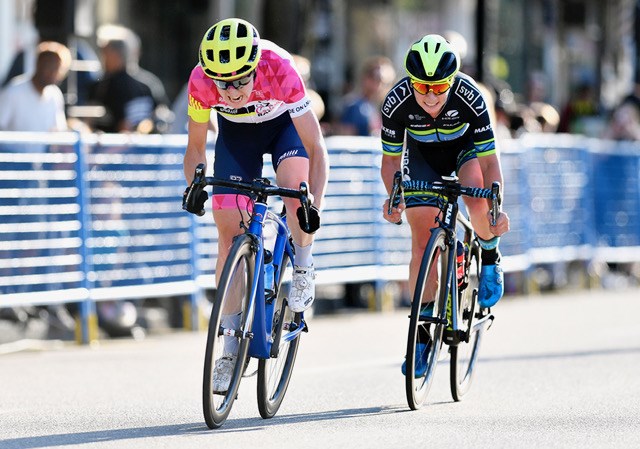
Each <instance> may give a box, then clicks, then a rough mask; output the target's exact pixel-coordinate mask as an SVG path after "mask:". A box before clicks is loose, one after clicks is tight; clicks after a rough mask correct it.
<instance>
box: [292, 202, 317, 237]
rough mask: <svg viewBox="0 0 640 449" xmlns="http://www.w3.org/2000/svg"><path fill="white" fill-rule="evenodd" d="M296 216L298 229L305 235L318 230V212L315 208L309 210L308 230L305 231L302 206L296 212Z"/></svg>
mask: <svg viewBox="0 0 640 449" xmlns="http://www.w3.org/2000/svg"><path fill="white" fill-rule="evenodd" d="M296 215H297V216H298V223H299V224H300V229H302V230H303V231H304V232H306V233H307V234H313V233H315V232H316V231H317V230H318V229H320V211H319V210H318V208H317V207H316V206H313V205H312V206H311V207H310V208H309V223H308V224H309V228H308V229H307V230H305V226H304V224H305V220H304V210H303V209H302V206H300V207H299V208H298V210H297V211H296Z"/></svg>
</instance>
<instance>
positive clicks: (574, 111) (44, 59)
mask: <svg viewBox="0 0 640 449" xmlns="http://www.w3.org/2000/svg"><path fill="white" fill-rule="evenodd" d="M445 35H446V37H447V38H448V39H449V40H450V42H452V43H453V44H454V45H456V46H457V48H458V49H459V52H460V54H461V58H462V61H463V67H462V71H463V72H467V73H469V72H470V71H471V70H472V69H471V67H467V66H465V65H464V61H465V55H466V52H467V43H466V41H465V40H464V38H463V37H462V36H461V35H460V34H458V33H456V32H453V31H447V32H445ZM96 36H97V39H96V43H95V44H96V45H95V47H96V48H97V49H98V53H99V54H98V55H91V54H90V53H91V49H90V48H89V49H88V50H87V47H90V46H84V47H83V46H80V47H78V50H79V54H78V58H79V59H87V58H88V59H91V58H92V57H95V58H96V59H98V60H99V63H100V70H98V71H94V72H78V73H77V74H76V75H75V78H74V81H75V83H76V84H77V86H76V88H75V90H77V92H75V104H74V105H73V106H72V107H69V105H65V102H64V97H63V93H62V90H61V89H60V86H61V85H63V83H65V79H66V77H67V74H68V73H69V69H70V67H71V63H72V61H71V53H70V52H69V49H68V48H67V47H65V46H64V45H62V44H60V43H56V42H42V43H40V45H39V46H38V48H37V51H36V62H35V69H34V70H33V73H15V71H14V73H10V76H8V77H7V79H6V80H5V81H4V82H3V85H2V88H1V90H0V105H1V106H0V130H5V131H65V130H68V129H74V130H79V131H94V132H111V133H113V132H115V133H120V132H129V133H130V132H135V133H143V134H148V133H171V134H181V133H186V131H187V114H186V109H187V102H188V99H187V86H186V83H185V85H184V86H183V88H182V89H181V90H180V92H179V93H178V94H177V95H176V97H175V98H174V99H173V101H170V99H169V97H168V96H167V93H166V91H165V87H164V86H163V83H162V81H161V80H160V78H159V77H158V76H157V75H156V74H154V73H151V72H149V71H148V70H145V69H144V68H142V67H141V66H140V64H139V61H140V55H141V52H142V48H141V41H140V38H139V37H138V35H137V34H136V33H135V32H133V31H132V30H130V29H128V28H125V27H123V26H119V25H103V26H101V27H100V28H99V29H98V30H97V33H96ZM294 63H295V64H296V67H297V68H298V70H299V71H300V73H301V74H302V75H303V77H304V79H305V81H306V82H307V89H308V92H309V96H310V98H311V100H312V103H313V104H314V110H315V112H316V114H317V115H318V117H319V118H320V120H321V124H322V127H323V132H324V133H325V135H359V136H378V135H379V133H380V123H381V119H380V105H381V102H382V99H383V98H384V96H385V94H386V93H387V92H388V90H389V89H390V88H391V87H392V86H393V84H394V83H395V82H397V81H398V80H399V79H400V78H402V77H403V76H404V74H403V73H396V70H395V69H394V66H393V64H392V62H391V60H390V59H389V58H388V57H386V56H384V55H373V56H371V57H369V58H367V59H366V60H365V61H364V62H363V63H362V65H361V67H359V68H356V70H355V73H356V75H355V76H354V77H353V78H354V79H353V80H351V81H350V82H349V85H348V86H345V88H344V95H343V97H342V98H341V99H340V101H339V102H338V104H337V105H332V106H333V107H332V108H328V107H326V106H325V100H324V99H323V97H322V96H321V95H320V94H318V92H316V90H315V85H314V82H313V78H312V76H311V74H312V70H311V68H312V66H311V61H309V59H307V58H305V57H302V56H300V55H294ZM469 74H470V75H472V76H474V75H475V74H474V73H472V72H471V73H469ZM16 75H17V76H16ZM185 81H186V80H185ZM549 83H550V80H548V79H546V77H545V75H544V74H541V73H535V74H532V75H531V76H530V80H529V85H528V86H527V89H526V92H524V93H522V94H517V93H515V92H514V91H513V90H512V89H511V87H510V86H509V85H508V84H506V83H505V82H503V81H496V82H489V83H487V84H485V85H482V86H481V87H482V88H483V91H484V92H485V96H486V98H487V99H488V100H489V101H490V102H491V103H492V104H493V115H494V124H495V132H496V135H497V136H498V137H499V138H518V137H520V136H522V135H523V134H525V133H539V132H543V133H574V134H585V135H588V136H591V137H600V138H606V139H613V140H636V139H638V138H639V137H640V85H639V86H638V88H637V89H636V90H634V91H633V92H629V94H628V95H627V96H626V97H625V98H624V99H623V100H622V101H621V102H620V104H618V105H617V106H616V107H614V108H612V109H609V110H605V109H603V108H602V107H601V105H600V102H599V99H598V94H597V89H596V87H597V86H596V85H595V83H594V82H590V81H583V82H580V83H578V85H576V86H575V88H574V89H573V91H572V92H571V95H570V98H569V100H568V101H567V102H566V104H564V105H561V106H560V107H556V106H554V105H552V104H550V103H548V102H546V98H547V92H546V91H545V86H548V85H549ZM215 128H216V125H215V121H212V123H211V129H212V131H215Z"/></svg>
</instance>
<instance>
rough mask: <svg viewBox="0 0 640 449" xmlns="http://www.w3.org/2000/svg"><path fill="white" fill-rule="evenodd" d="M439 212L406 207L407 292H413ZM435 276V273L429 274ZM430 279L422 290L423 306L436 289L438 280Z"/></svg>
mask: <svg viewBox="0 0 640 449" xmlns="http://www.w3.org/2000/svg"><path fill="white" fill-rule="evenodd" d="M438 212H439V210H438V209H437V208H436V207H430V206H425V207H407V209H406V210H405V215H406V217H407V221H408V222H409V226H410V228H411V260H410V262H409V291H410V292H413V291H414V290H415V288H416V278H417V276H418V271H419V270H420V263H421V262H422V256H423V255H424V251H425V249H426V247H427V244H428V243H429V237H431V231H430V229H431V228H432V227H433V226H435V222H436V221H435V220H436V216H437V215H438ZM431 274H432V275H434V274H436V272H435V271H432V272H431ZM431 278H432V279H428V280H427V286H426V287H425V289H424V296H423V298H422V302H423V303H424V304H427V303H430V302H433V295H434V294H435V291H436V289H437V287H438V279H437V277H436V276H431Z"/></svg>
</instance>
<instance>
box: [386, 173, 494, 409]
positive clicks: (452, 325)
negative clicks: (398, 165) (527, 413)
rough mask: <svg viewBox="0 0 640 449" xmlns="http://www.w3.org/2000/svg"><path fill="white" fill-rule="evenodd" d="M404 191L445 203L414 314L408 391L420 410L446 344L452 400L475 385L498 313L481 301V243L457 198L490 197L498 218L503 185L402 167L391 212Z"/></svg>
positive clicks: (416, 292)
mask: <svg viewBox="0 0 640 449" xmlns="http://www.w3.org/2000/svg"><path fill="white" fill-rule="evenodd" d="M403 190H406V191H413V192H421V193H429V194H431V195H435V196H437V197H438V205H439V206H438V207H439V208H440V214H439V215H438V217H437V218H436V226H435V227H434V228H432V229H431V236H430V238H429V241H428V243H427V247H426V249H425V251H424V254H423V256H422V261H421V264H420V270H419V272H418V276H417V279H416V286H415V290H414V294H413V300H412V302H411V315H410V316H409V332H408V338H407V352H406V362H405V363H406V365H405V366H406V369H405V391H406V396H407V402H408V404H409V407H410V408H411V409H412V410H417V409H418V408H420V407H421V406H422V404H423V403H424V401H425V400H426V398H427V394H428V393H429V389H430V388H431V384H432V382H433V378H434V373H435V369H436V365H437V363H438V360H439V359H440V350H441V348H442V345H443V344H447V345H448V346H449V352H450V354H451V362H450V370H449V380H450V386H451V395H452V397H453V399H454V400H455V401H460V400H461V399H462V397H463V396H464V395H465V394H466V393H467V392H468V391H469V388H470V386H471V381H472V379H473V374H474V371H475V366H476V361H477V359H478V353H479V350H480V343H481V341H482V336H483V334H484V332H485V330H487V329H488V328H489V327H490V325H491V323H492V322H493V320H494V316H493V315H492V314H491V311H490V309H484V308H481V307H480V306H479V304H478V300H477V299H478V288H479V280H480V260H481V259H480V253H481V248H480V245H479V243H478V239H477V236H476V234H475V232H474V231H473V227H472V226H471V223H470V221H469V220H467V218H466V217H465V216H464V214H463V213H462V212H461V211H460V210H459V207H458V199H459V198H460V197H461V196H469V197H474V198H486V199H490V200H491V213H492V215H493V217H494V220H495V217H497V216H498V213H499V212H500V202H501V200H500V184H499V183H497V182H496V183H494V184H493V186H492V188H491V189H483V188H476V187H465V186H462V185H461V184H460V183H459V182H458V178H457V177H456V176H443V177H442V181H434V182H427V181H419V180H408V181H403V180H402V175H401V173H400V172H397V173H396V174H395V176H394V182H393V188H392V191H391V195H390V198H389V210H388V213H389V214H391V207H392V206H393V207H397V206H398V204H399V203H400V201H401V197H402V191H403ZM452 298H456V300H455V301H453V300H452Z"/></svg>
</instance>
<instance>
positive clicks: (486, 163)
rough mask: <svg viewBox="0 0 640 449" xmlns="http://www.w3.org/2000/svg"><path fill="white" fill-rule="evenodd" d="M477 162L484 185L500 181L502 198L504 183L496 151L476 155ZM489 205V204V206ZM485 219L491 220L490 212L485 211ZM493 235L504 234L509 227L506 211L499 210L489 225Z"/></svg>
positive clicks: (488, 187) (486, 186)
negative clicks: (493, 221)
mask: <svg viewBox="0 0 640 449" xmlns="http://www.w3.org/2000/svg"><path fill="white" fill-rule="evenodd" d="M478 162H479V163H480V169H481V170H482V176H483V178H484V187H485V188H487V189H490V188H491V184H492V183H493V182H494V181H498V182H499V183H500V192H501V195H502V197H503V198H504V183H503V180H502V168H501V166H500V158H499V157H498V154H497V153H495V152H494V153H493V154H489V155H486V156H478ZM489 207H491V206H489ZM487 220H489V222H491V216H490V212H488V213H487ZM490 229H491V232H492V233H493V235H496V236H500V235H503V234H505V233H506V232H508V231H509V229H510V220H509V216H508V215H507V214H506V212H504V211H501V212H500V214H499V215H498V217H497V219H496V224H495V225H491V227H490Z"/></svg>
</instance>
